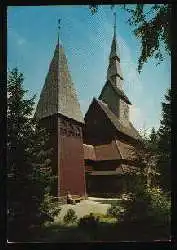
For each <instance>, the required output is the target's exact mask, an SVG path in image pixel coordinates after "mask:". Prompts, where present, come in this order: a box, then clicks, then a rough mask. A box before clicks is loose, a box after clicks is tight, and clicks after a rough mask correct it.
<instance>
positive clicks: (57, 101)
mask: <svg viewBox="0 0 177 250" xmlns="http://www.w3.org/2000/svg"><path fill="white" fill-rule="evenodd" d="M123 83H124V78H123V75H122V72H121V67H120V54H119V50H118V46H117V41H116V23H115V25H114V35H113V40H112V45H111V52H110V56H109V66H108V69H107V81H106V83H105V85H104V86H103V89H102V91H101V93H100V96H99V98H98V99H96V98H93V100H92V103H91V104H90V106H89V109H88V111H87V113H86V114H85V119H84V118H83V116H82V113H81V110H80V105H79V102H78V99H77V94H76V91H75V88H74V84H73V82H72V79H71V74H70V72H69V69H68V65H67V58H66V56H65V52H64V48H63V46H62V45H61V44H60V43H59V39H58V42H57V45H56V48H55V51H54V56H53V59H52V61H51V63H50V66H49V71H48V74H47V76H46V79H45V83H44V86H43V89H42V91H41V95H40V99H39V102H38V105H37V108H36V113H35V116H36V117H37V118H38V119H39V120H40V123H41V125H42V126H44V127H45V128H47V130H48V131H49V133H50V140H49V146H50V147H52V148H53V152H54V153H53V156H52V159H51V160H52V168H53V171H54V173H55V174H56V175H57V182H56V184H55V185H54V188H53V194H54V195H55V196H63V195H66V193H67V191H69V192H70V193H71V194H77V195H81V196H85V195H86V194H87V195H89V194H96V193H99V194H101V193H119V192H121V191H122V190H123V189H124V188H125V186H124V185H125V183H127V184H126V188H127V185H129V183H131V178H132V177H131V173H134V172H135V173H136V171H137V168H136V164H135V163H136V150H137V147H138V145H139V142H140V141H141V137H140V135H139V134H138V132H137V130H136V129H135V128H134V127H133V125H132V124H131V122H130V120H129V105H131V102H130V100H129V99H128V97H127V96H126V94H125V93H124V91H123ZM126 176H129V177H128V178H129V179H128V182H125V181H122V180H125V179H126V180H127V177H126Z"/></svg>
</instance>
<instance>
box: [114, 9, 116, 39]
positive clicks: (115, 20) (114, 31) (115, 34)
mask: <svg viewBox="0 0 177 250" xmlns="http://www.w3.org/2000/svg"><path fill="white" fill-rule="evenodd" d="M114 35H116V12H114Z"/></svg>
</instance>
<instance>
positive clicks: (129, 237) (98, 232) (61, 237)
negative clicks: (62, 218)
mask: <svg viewBox="0 0 177 250" xmlns="http://www.w3.org/2000/svg"><path fill="white" fill-rule="evenodd" d="M169 235H170V233H169V231H168V230H166V229H164V228H163V227H158V226H155V225H148V224H146V225H145V224H143V223H126V222H119V223H108V222H99V223H98V225H97V227H94V228H87V227H85V228H81V227H79V226H77V224H75V225H64V224H61V223H59V222H58V223H55V224H54V223H53V224H50V225H48V226H45V227H42V228H41V230H40V231H39V232H38V236H37V237H36V238H35V239H34V240H35V241H40V242H91V241H103V242H108V241H109V242H110V241H111V242H119V241H154V240H169V238H170V236H169Z"/></svg>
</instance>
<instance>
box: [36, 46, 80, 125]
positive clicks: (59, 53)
mask: <svg viewBox="0 0 177 250" xmlns="http://www.w3.org/2000/svg"><path fill="white" fill-rule="evenodd" d="M53 114H62V115H64V116H66V117H68V118H72V119H74V120H76V121H78V122H81V123H83V122H84V119H83V116H82V113H81V110H80V105H79V102H78V100H77V94H76V90H75V88H74V84H73V82H72V79H71V75H70V72H69V69H68V65H67V58H66V56H65V52H64V48H63V47H62V46H61V45H58V44H57V46H56V49H55V52H54V56H53V59H52V61H51V63H50V66H49V71H48V74H47V76H46V79H45V84H44V86H43V89H42V91H41V95H40V99H39V102H38V104H37V107H36V113H35V116H36V117H37V118H39V119H42V118H44V117H48V116H51V115H53Z"/></svg>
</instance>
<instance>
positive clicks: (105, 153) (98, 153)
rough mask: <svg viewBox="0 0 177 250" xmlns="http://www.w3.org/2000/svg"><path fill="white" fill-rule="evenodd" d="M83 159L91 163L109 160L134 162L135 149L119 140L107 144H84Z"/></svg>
mask: <svg viewBox="0 0 177 250" xmlns="http://www.w3.org/2000/svg"><path fill="white" fill-rule="evenodd" d="M83 146H84V159H85V160H92V161H109V160H128V161H135V160H136V149H135V147H133V146H131V145H129V144H126V143H123V142H121V141H119V140H113V141H112V142H111V143H109V144H102V145H87V144H84V145H83Z"/></svg>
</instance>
